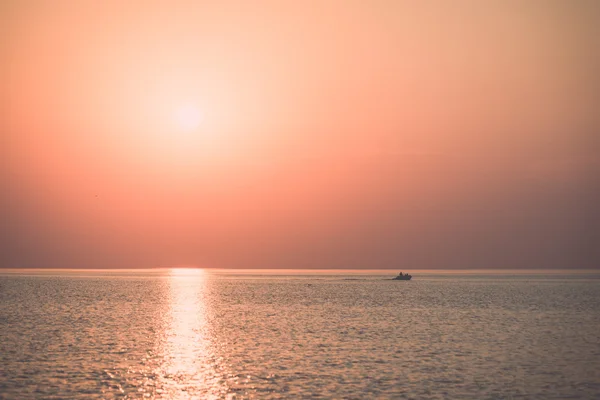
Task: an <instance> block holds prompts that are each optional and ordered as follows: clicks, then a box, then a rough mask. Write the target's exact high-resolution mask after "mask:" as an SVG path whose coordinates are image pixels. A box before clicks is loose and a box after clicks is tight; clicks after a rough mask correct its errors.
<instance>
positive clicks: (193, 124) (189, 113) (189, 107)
mask: <svg viewBox="0 0 600 400" xmlns="http://www.w3.org/2000/svg"><path fill="white" fill-rule="evenodd" d="M203 118H204V115H203V114H202V112H201V111H200V109H199V108H198V107H196V106H195V105H194V104H190V103H187V104H182V105H180V106H179V107H178V108H177V109H176V110H175V123H176V124H177V126H178V127H179V128H180V129H182V130H184V131H193V130H194V129H196V128H198V127H199V126H200V124H201V123H202V120H203Z"/></svg>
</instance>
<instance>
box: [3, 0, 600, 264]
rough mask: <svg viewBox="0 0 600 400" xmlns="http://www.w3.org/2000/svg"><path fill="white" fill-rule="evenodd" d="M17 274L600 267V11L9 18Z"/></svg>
mask: <svg viewBox="0 0 600 400" xmlns="http://www.w3.org/2000/svg"><path fill="white" fill-rule="evenodd" d="M0 37H1V39H0V267H5V268H21V267H36V268H46V267H48V268H137V267H143V268H150V267H165V266H176V265H190V266H192V265H193V266H197V267H206V268H211V267H212V268H323V269H331V268H361V269H369V268H373V269H385V268H392V269H402V270H411V269H437V268H448V269H470V268H476V269H486V268H511V269H519V268H527V269H531V268H600V246H598V245H597V243H599V242H600V213H599V211H600V210H599V208H600V206H598V204H600V196H599V193H600V190H599V189H600V188H599V182H600V153H599V151H600V109H599V108H600V106H599V105H600V74H598V71H600V39H598V38H600V3H598V2H597V1H593V0H590V1H586V0H579V1H577V0H576V1H559V0H544V1H541V0H540V1H536V0H527V1H522V0H519V1H516V0H514V1H513V0H506V1H495V0H490V1H485V2H481V1H463V0H457V1H452V2H449V1H402V0H397V1H391V0H372V1H355V0H343V1H336V0H323V1H311V0H307V1H262V0H259V1H252V2H240V1H227V0H219V1H194V2H192V1H134V0H132V1H126V2H123V1H111V0H109V1H103V2H97V1H87V0H83V1H60V0H56V1H30V0H23V1H17V0H5V1H2V2H1V3H0Z"/></svg>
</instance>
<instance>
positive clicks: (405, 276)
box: [392, 272, 412, 281]
mask: <svg viewBox="0 0 600 400" xmlns="http://www.w3.org/2000/svg"><path fill="white" fill-rule="evenodd" d="M411 278H412V275H409V274H402V272H400V273H399V274H398V276H397V277H395V278H392V280H393V281H410V280H411Z"/></svg>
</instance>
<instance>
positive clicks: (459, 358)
mask: <svg viewBox="0 0 600 400" xmlns="http://www.w3.org/2000/svg"><path fill="white" fill-rule="evenodd" d="M414 275H415V277H414V278H413V280H412V281H410V282H394V281H390V280H384V278H385V276H382V275H344V273H340V274H339V275H324V274H320V275H311V276H307V275H295V276H283V275H277V276H272V275H271V276H269V275H248V274H245V275H241V274H235V273H234V274H231V273H229V274H224V273H205V272H202V271H198V270H158V271H156V270H155V271H148V270H146V271H137V272H136V271H126V272H114V271H92V272H86V273H81V272H68V271H49V272H48V271H46V272H44V273H41V272H37V273H36V272H28V273H19V272H14V271H13V272H6V271H5V272H2V271H1V270H0V398H2V399H13V398H14V399H27V398H199V399H204V398H261V399H263V398H399V399H402V398H417V399H427V398H431V399H438V398H439V399H442V398H456V399H465V398H472V399H510V398H526V399H535V398H538V399H554V398H569V399H599V398H600V279H598V278H599V276H598V275H596V276H593V275H590V276H584V275H577V276H575V277H572V276H571V277H568V276H561V275H556V274H553V275H542V274H540V275H535V274H534V275H452V274H448V275H436V274H423V275H418V274H414Z"/></svg>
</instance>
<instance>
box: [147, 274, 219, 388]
mask: <svg viewBox="0 0 600 400" xmlns="http://www.w3.org/2000/svg"><path fill="white" fill-rule="evenodd" d="M206 286H207V281H206V276H205V272H204V271H203V270H201V269H173V270H171V272H170V274H169V289H170V307H169V312H168V314H167V315H166V316H165V318H166V321H165V325H164V326H165V330H164V333H163V335H162V336H163V340H162V341H161V342H160V343H161V349H160V351H159V353H160V354H162V364H161V365H160V367H159V368H158V371H156V375H157V376H158V382H157V389H156V393H157V394H158V395H162V396H164V397H167V398H190V396H192V398H222V397H223V396H224V395H225V394H226V392H227V387H226V385H225V384H224V382H223V381H222V380H221V379H220V376H219V374H218V373H217V367H216V365H215V363H214V360H215V356H214V354H213V348H212V341H211V336H210V330H209V329H208V324H207V302H206V293H205V291H206Z"/></svg>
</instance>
